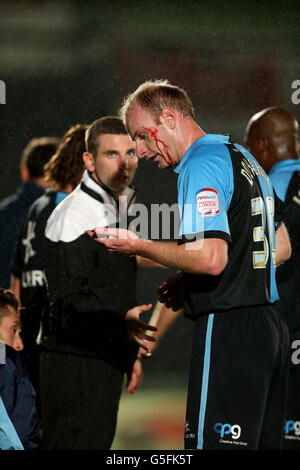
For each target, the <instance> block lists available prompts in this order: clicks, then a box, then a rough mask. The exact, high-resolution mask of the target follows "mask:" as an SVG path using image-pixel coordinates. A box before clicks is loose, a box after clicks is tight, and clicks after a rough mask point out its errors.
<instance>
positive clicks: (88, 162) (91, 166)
mask: <svg viewBox="0 0 300 470" xmlns="http://www.w3.org/2000/svg"><path fill="white" fill-rule="evenodd" d="M82 158H83V161H84V164H85V166H86V169H87V170H88V171H90V172H93V171H94V170H95V161H94V157H93V155H92V154H91V153H90V152H84V154H83V155H82Z"/></svg>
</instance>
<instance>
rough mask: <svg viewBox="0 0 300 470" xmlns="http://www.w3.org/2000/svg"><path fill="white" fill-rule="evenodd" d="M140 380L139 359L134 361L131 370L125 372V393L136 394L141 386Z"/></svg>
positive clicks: (141, 373)
mask: <svg viewBox="0 0 300 470" xmlns="http://www.w3.org/2000/svg"><path fill="white" fill-rule="evenodd" d="M142 379H143V370H142V363H141V361H140V360H139V359H136V361H135V362H134V363H133V366H132V369H131V370H130V371H128V372H127V387H126V391H127V393H134V392H136V391H137V390H138V389H139V388H140V386H141V383H142Z"/></svg>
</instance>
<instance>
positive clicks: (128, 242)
mask: <svg viewBox="0 0 300 470" xmlns="http://www.w3.org/2000/svg"><path fill="white" fill-rule="evenodd" d="M85 233H86V234H87V235H89V236H90V237H91V238H92V239H93V240H95V242H97V243H101V244H102V245H104V246H105V247H106V249H107V250H108V251H109V252H111V253H123V254H125V255H134V254H136V251H137V246H138V242H139V240H140V238H139V237H138V236H137V235H136V234H135V233H133V232H132V231H130V230H126V229H124V228H109V227H96V228H94V230H86V231H85Z"/></svg>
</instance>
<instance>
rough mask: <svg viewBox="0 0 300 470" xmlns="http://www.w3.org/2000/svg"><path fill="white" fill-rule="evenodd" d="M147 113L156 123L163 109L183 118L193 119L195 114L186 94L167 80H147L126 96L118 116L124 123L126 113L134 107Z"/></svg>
mask: <svg viewBox="0 0 300 470" xmlns="http://www.w3.org/2000/svg"><path fill="white" fill-rule="evenodd" d="M135 104H137V105H139V106H140V107H141V108H143V109H144V110H145V111H149V112H150V113H151V114H152V115H153V117H154V119H155V121H156V122H158V119H159V116H160V115H161V111H162V110H163V109H164V108H172V109H175V110H176V111H178V112H179V113H180V114H181V115H182V116H183V117H191V118H192V119H195V112H194V108H193V105H192V102H191V100H190V98H189V97H188V95H187V93H186V92H185V91H184V90H183V89H182V88H180V87H178V86H175V85H171V84H170V83H169V82H168V80H148V81H146V82H144V83H142V84H141V85H140V86H139V87H138V88H137V89H136V90H135V91H134V92H133V93H131V94H129V95H127V96H126V97H125V98H124V100H123V104H122V107H121V109H120V111H119V116H120V117H121V119H122V120H123V122H124V123H126V115H127V113H128V111H129V110H130V109H131V108H132V107H133V106H134V105H135Z"/></svg>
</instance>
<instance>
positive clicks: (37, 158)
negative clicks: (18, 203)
mask: <svg viewBox="0 0 300 470" xmlns="http://www.w3.org/2000/svg"><path fill="white" fill-rule="evenodd" d="M59 142H60V139H58V138H57V137H40V138H35V139H32V140H31V141H30V142H28V144H27V145H26V147H25V149H24V150H23V153H22V158H21V164H23V165H26V166H27V168H28V171H29V178H30V179H35V178H42V177H43V176H44V166H45V164H46V163H48V161H49V160H50V158H51V157H52V155H53V154H54V153H55V152H56V149H57V147H58V144H59Z"/></svg>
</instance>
